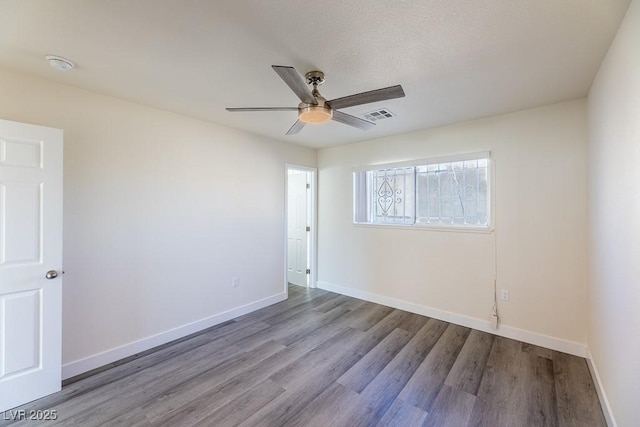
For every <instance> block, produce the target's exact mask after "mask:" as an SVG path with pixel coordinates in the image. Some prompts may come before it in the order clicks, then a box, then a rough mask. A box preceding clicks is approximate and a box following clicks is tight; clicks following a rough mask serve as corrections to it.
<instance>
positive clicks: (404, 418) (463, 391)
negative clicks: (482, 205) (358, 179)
mask: <svg viewBox="0 0 640 427" xmlns="http://www.w3.org/2000/svg"><path fill="white" fill-rule="evenodd" d="M18 409H21V410H26V411H27V414H28V413H29V411H30V410H55V411H57V416H58V418H57V420H55V421H46V422H44V421H29V420H12V419H7V418H11V417H10V416H9V414H8V413H5V414H4V416H2V414H0V426H5V425H12V426H14V427H17V426H22V425H31V424H33V425H36V424H37V425H60V426H80V425H82V426H116V425H121V426H148V425H154V426H155V425H158V426H223V427H225V426H269V427H271V426H322V427H326V426H349V427H351V426H404V427H406V426H409V427H411V426H452V427H464V426H490V427H499V426H581V427H585V426H606V423H605V420H604V417H603V414H602V411H601V408H600V405H599V403H598V399H597V396H596V393H595V390H594V385H593V381H592V379H591V376H590V374H589V371H588V368H587V364H586V361H585V360H584V359H581V358H579V357H575V356H570V355H567V354H564V353H559V352H555V351H551V350H548V349H544V348H540V347H536V346H534V345H530V344H525V343H522V342H518V341H514V340H510V339H506V338H501V337H496V336H493V335H490V334H486V333H483V332H479V331H475V330H471V329H469V328H464V327H461V326H457V325H453V324H449V323H446V322H443V321H440V320H436V319H430V318H427V317H424V316H419V315H416V314H412V313H407V312H404V311H401V310H395V309H392V308H389V307H385V306H381V305H378V304H373V303H369V302H364V301H360V300H357V299H354V298H349V297H345V296H342V295H338V294H334V293H331V292H326V291H322V290H318V289H312V290H307V289H304V288H300V287H297V286H291V287H290V288H289V299H288V300H286V301H283V302H281V303H279V304H276V305H273V306H270V307H267V308H264V309H262V310H259V311H257V312H254V313H251V314H248V315H246V316H242V317H239V318H237V319H234V320H232V321H229V322H226V323H223V324H221V325H218V326H216V327H213V328H210V329H208V330H206V331H204V332H202V333H199V334H195V335H193V336H190V337H187V338H183V339H181V340H178V341H175V342H173V343H170V344H168V345H164V346H162V347H159V348H157V349H154V350H152V351H148V352H145V353H142V354H140V355H136V356H135V357H131V358H129V359H128V360H125V361H121V362H120V363H115V364H113V365H111V366H109V367H108V369H102V370H99V371H96V372H93V373H91V375H84V376H83V377H78V378H75V379H73V380H72V381H70V382H68V384H65V386H64V387H63V389H62V391H61V392H60V393H56V394H54V395H52V396H49V397H46V398H44V399H40V400H38V401H35V402H32V403H30V404H27V405H25V406H23V407H21V408H18ZM14 413H15V412H14ZM3 418H4V419H3Z"/></svg>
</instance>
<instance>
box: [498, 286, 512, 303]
mask: <svg viewBox="0 0 640 427" xmlns="http://www.w3.org/2000/svg"><path fill="white" fill-rule="evenodd" d="M500 299H501V300H502V301H509V300H510V299H511V292H510V291H509V289H502V292H501V293H500Z"/></svg>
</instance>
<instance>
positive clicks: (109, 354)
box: [62, 292, 287, 380]
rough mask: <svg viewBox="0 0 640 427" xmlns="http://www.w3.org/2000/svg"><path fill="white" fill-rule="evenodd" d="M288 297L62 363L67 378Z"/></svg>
mask: <svg viewBox="0 0 640 427" xmlns="http://www.w3.org/2000/svg"><path fill="white" fill-rule="evenodd" d="M285 299H287V295H286V293H285V292H281V293H279V294H276V295H273V296H270V297H267V298H263V299H261V300H258V301H254V302H252V303H249V304H245V305H243V306H240V307H237V308H234V309H232V310H228V311H225V312H222V313H219V314H216V315H214V316H210V317H207V318H204V319H201V320H197V321H195V322H192V323H188V324H186V325H183V326H179V327H177V328H174V329H170V330H168V331H165V332H161V333H159V334H156V335H152V336H150V337H147V338H143V339H141V340H138V341H134V342H131V343H128V344H125V345H122V346H119V347H115V348H112V349H110V350H107V351H103V352H102V353H97V354H94V355H92V356H89V357H85V358H83V359H79V360H74V361H73V362H69V363H66V364H64V365H62V379H63V380H66V379H69V378H72V377H75V376H77V375H80V374H83V373H85V372H89V371H91V370H94V369H97V368H100V367H102V366H105V365H108V364H109V363H113V362H116V361H118V360H121V359H124V358H127V357H129V356H132V355H134V354H137V353H141V352H143V351H147V350H150V349H152V348H154V347H157V346H160V345H163V344H166V343H168V342H171V341H173V340H177V339H180V338H182V337H185V336H187V335H191V334H193V333H196V332H199V331H202V330H204V329H207V328H210V327H212V326H215V325H218V324H220V323H223V322H226V321H227V320H231V319H235V318H236V317H239V316H242V315H245V314H247V313H251V312H252V311H256V310H259V309H261V308H264V307H267V306H270V305H272V304H276V303H278V302H280V301H284V300H285Z"/></svg>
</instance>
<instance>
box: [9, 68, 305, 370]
mask: <svg viewBox="0 0 640 427" xmlns="http://www.w3.org/2000/svg"><path fill="white" fill-rule="evenodd" d="M70 78H71V76H70ZM0 94H2V95H1V101H0V118H3V119H7V120H15V121H21V122H27V123H34V124H39V125H44V126H51V127H56V128H61V129H63V130H64V269H65V271H66V274H65V277H64V307H63V309H64V318H63V329H64V333H63V334H64V336H63V349H64V350H63V363H65V364H67V365H69V364H70V363H71V362H76V361H78V360H80V359H83V358H87V357H92V356H95V355H97V354H99V353H101V352H105V351H110V350H111V352H109V353H108V354H106V355H101V356H98V357H97V358H93V359H90V360H89V361H84V362H86V363H84V362H83V363H78V364H75V365H74V364H73V363H71V365H70V366H71V367H70V368H69V369H67V372H66V373H65V374H66V375H65V376H69V374H77V373H79V372H80V371H82V370H85V369H88V368H91V367H96V366H98V365H100V364H102V363H107V362H108V361H110V360H109V359H113V358H120V357H124V356H125V355H126V353H127V352H130V351H132V350H138V351H139V350H140V349H142V348H144V347H145V346H150V345H157V344H159V343H160V342H161V341H162V340H164V339H167V338H171V337H174V338H175V337H176V335H180V334H181V333H184V332H186V331H188V330H189V329H188V328H187V329H182V330H178V331H173V332H170V333H168V334H165V335H162V336H160V337H155V338H152V339H151V340H147V341H144V342H142V343H138V344H135V345H130V346H129V347H125V348H124V349H117V350H115V351H113V349H114V348H117V347H119V346H123V345H128V344H131V343H132V342H135V341H137V340H141V339H145V338H148V337H151V336H153V335H155V334H162V333H166V332H167V331H170V330H172V329H174V328H179V327H183V326H184V325H187V324H189V323H191V322H196V321H199V320H202V319H207V318H210V317H211V316H215V315H219V314H221V313H224V312H226V311H228V310H233V309H236V308H238V307H241V306H243V305H246V304H250V303H253V302H256V301H259V300H262V299H264V298H268V297H273V296H278V295H280V296H282V293H283V292H284V285H283V283H284V270H283V263H284V257H283V248H284V204H285V202H284V188H285V162H289V163H295V164H302V165H308V166H315V162H316V153H315V151H314V150H310V149H305V148H301V147H296V146H293V145H289V144H285V143H281V142H275V141H270V140H267V139H264V138H259V137H257V136H253V135H250V134H247V133H244V132H240V131H235V130H231V129H229V128H225V127H222V126H217V125H214V124H211V123H206V122H202V121H198V120H194V119H190V118H186V117H184V116H180V115H177V114H173V113H169V112H165V111H160V110H156V109H152V108H147V107H143V106H140V105H137V104H133V103H130V102H126V101H123V100H119V99H115V98H111V97H107V96H103V95H99V94H96V93H92V92H87V91H84V90H79V89H75V88H72V87H70V86H64V85H59V84H55V83H51V82H47V81H45V80H40V79H35V78H31V77H28V76H24V75H19V74H16V73H12V72H7V71H0ZM233 275H237V276H240V281H241V282H240V286H239V287H238V288H232V287H231V286H230V285H231V277H232V276H233ZM223 317H224V315H223ZM216 319H218V320H219V319H220V318H214V319H210V321H209V323H210V322H211V321H216ZM206 324H207V322H204V323H202V324H199V325H195V326H192V327H191V329H193V328H194V327H201V326H203V325H206ZM94 365H96V366H94Z"/></svg>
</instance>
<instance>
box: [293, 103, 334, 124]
mask: <svg viewBox="0 0 640 427" xmlns="http://www.w3.org/2000/svg"><path fill="white" fill-rule="evenodd" d="M332 117H333V112H332V111H331V108H329V107H325V106H324V105H309V106H307V107H302V108H300V109H299V111H298V119H299V120H300V121H302V122H305V123H309V124H318V123H326V122H328V121H329V120H331V118H332Z"/></svg>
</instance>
